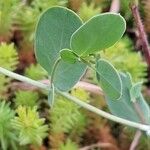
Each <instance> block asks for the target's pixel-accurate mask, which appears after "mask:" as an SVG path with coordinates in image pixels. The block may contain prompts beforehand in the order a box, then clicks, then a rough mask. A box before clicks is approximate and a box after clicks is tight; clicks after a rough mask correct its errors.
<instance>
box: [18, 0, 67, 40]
mask: <svg viewBox="0 0 150 150" xmlns="http://www.w3.org/2000/svg"><path fill="white" fill-rule="evenodd" d="M66 3H67V0H33V1H32V2H31V4H30V5H22V7H21V8H20V9H19V10H18V12H17V14H16V16H15V23H16V24H18V27H19V29H20V30H21V31H22V32H23V34H24V37H25V41H30V42H32V41H33V39H34V31H35V27H36V24H37V21H38V19H39V16H40V15H41V13H42V12H43V11H45V10H46V9H47V8H50V7H52V6H55V5H65V4H66Z"/></svg>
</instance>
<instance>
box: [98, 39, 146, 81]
mask: <svg viewBox="0 0 150 150" xmlns="http://www.w3.org/2000/svg"><path fill="white" fill-rule="evenodd" d="M100 55H101V57H103V58H105V59H107V60H109V61H110V62H111V63H112V64H113V65H114V66H115V67H116V68H117V69H118V70H119V71H123V72H130V74H131V76H132V77H133V80H134V81H141V80H145V77H146V75H147V73H146V70H147V65H146V63H145V62H144V61H143V59H142V56H141V54H140V53H139V52H135V50H134V48H133V44H132V42H131V40H130V39H129V38H127V37H123V38H122V39H121V40H119V41H118V42H117V43H116V44H115V45H114V46H112V47H110V48H109V49H108V50H105V51H102V52H101V53H100ZM131 62H132V63H131ZM137 64H138V67H137Z"/></svg>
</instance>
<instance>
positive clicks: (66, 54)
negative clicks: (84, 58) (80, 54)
mask: <svg viewBox="0 0 150 150" xmlns="http://www.w3.org/2000/svg"><path fill="white" fill-rule="evenodd" d="M60 56H61V58H62V60H63V61H65V62H68V63H71V64H74V63H75V62H76V61H77V56H76V55H75V54H74V53H73V51H71V50H69V49H62V50H61V51H60Z"/></svg>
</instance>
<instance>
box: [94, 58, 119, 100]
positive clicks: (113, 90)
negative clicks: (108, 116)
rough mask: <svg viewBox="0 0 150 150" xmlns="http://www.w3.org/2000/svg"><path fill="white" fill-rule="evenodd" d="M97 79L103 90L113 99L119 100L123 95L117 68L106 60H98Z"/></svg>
mask: <svg viewBox="0 0 150 150" xmlns="http://www.w3.org/2000/svg"><path fill="white" fill-rule="evenodd" d="M96 70H97V80H98V82H99V83H100V85H101V87H102V89H103V91H104V93H105V94H107V96H108V97H109V98H111V99H112V100H118V99H119V98H120V97H121V95H122V84H121V78H120V76H119V74H118V72H117V70H116V69H115V68H114V67H113V66H112V65H111V64H110V63H109V62H108V61H106V60H104V59H100V60H98V61H97V62H96Z"/></svg>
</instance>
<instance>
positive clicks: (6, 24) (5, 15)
mask: <svg viewBox="0 0 150 150" xmlns="http://www.w3.org/2000/svg"><path fill="white" fill-rule="evenodd" d="M18 6H19V0H1V1H0V19H1V21H0V36H2V35H3V36H4V35H7V34H9V32H10V30H11V28H12V24H13V22H14V20H13V19H14V18H13V17H14V15H15V12H16V11H15V10H16V9H17V7H18Z"/></svg>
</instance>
